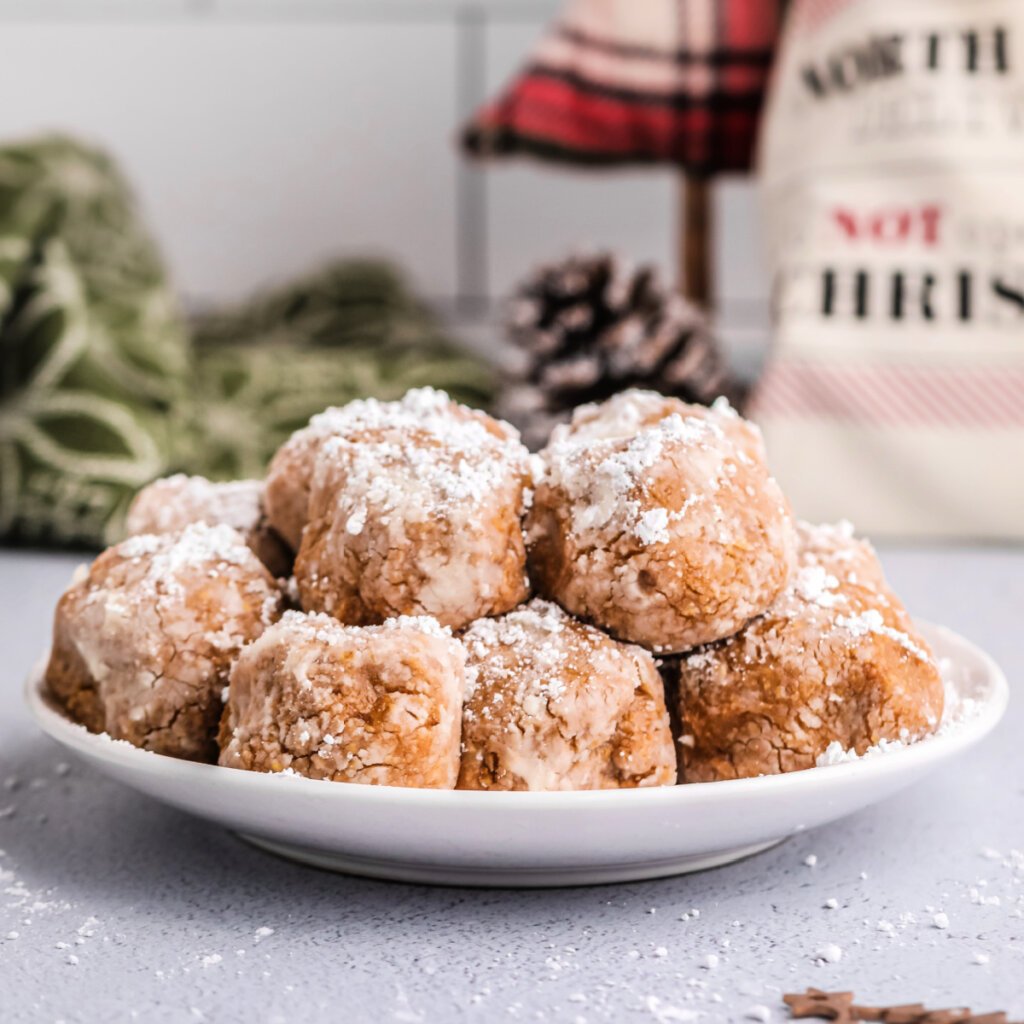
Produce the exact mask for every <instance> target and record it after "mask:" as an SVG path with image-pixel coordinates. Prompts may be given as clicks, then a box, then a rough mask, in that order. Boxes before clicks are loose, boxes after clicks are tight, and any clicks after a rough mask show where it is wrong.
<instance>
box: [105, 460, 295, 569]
mask: <svg viewBox="0 0 1024 1024" xmlns="http://www.w3.org/2000/svg"><path fill="white" fill-rule="evenodd" d="M190 523H205V524H206V525H207V526H217V525H218V524H220V523H224V524H225V525H227V526H231V527H234V529H236V530H238V532H239V533H240V534H242V536H243V537H245V539H246V542H247V543H248V545H249V547H250V548H252V550H253V552H254V553H255V555H256V557H257V558H258V559H259V560H260V561H261V562H262V563H263V564H264V565H265V566H266V567H267V568H268V569H269V570H270V572H271V573H272V574H273V575H274V576H287V575H288V574H289V573H290V572H291V563H292V556H291V552H289V550H288V546H287V545H286V544H285V543H284V541H283V540H282V539H281V538H280V537H278V535H277V534H276V533H275V532H274V530H273V529H271V527H270V524H269V523H268V522H267V517H266V515H265V513H264V511H263V482H262V481H261V480H231V481H227V482H223V483H221V482H216V483H215V482H214V481H211V480H207V479H206V478H205V477H202V476H186V475H185V474H184V473H176V474H175V475H174V476H168V477H163V478H162V479H160V480H154V481H153V483H151V484H149V485H148V486H146V487H143V488H142V490H141V491H139V493H138V494H137V495H136V496H135V500H134V501H133V502H132V504H131V507H130V508H129V509H128V517H127V519H126V520H125V528H126V530H127V533H128V535H129V536H131V537H134V536H136V535H138V534H140V533H173V532H175V531H177V530H181V529H184V527H186V526H188V525H189V524H190Z"/></svg>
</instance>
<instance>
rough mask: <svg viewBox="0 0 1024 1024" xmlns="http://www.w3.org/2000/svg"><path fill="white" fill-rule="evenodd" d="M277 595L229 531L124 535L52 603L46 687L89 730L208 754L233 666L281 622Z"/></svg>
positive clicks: (196, 756)
mask: <svg viewBox="0 0 1024 1024" xmlns="http://www.w3.org/2000/svg"><path fill="white" fill-rule="evenodd" d="M280 600H281V598H280V593H279V592H278V589H277V587H276V586H275V584H274V580H273V579H272V578H271V576H270V574H269V573H268V572H267V570H266V568H265V567H264V566H263V565H262V564H261V563H260V562H259V560H258V559H257V558H256V556H255V555H254V554H253V553H252V551H250V550H249V548H248V547H247V546H246V544H245V541H244V539H243V538H242V536H241V534H239V533H238V532H237V531H236V530H233V529H231V527H229V526H216V527H210V526H206V525H205V524H202V523H197V524H193V525H191V526H188V527H186V528H185V529H184V530H182V531H180V532H178V533H167V534H161V535H153V534H143V535H140V536H138V537H132V538H129V539H128V540H126V541H123V542H122V543H120V544H118V545H116V546H115V547H113V548H109V549H108V550H107V551H105V552H104V553H103V554H102V555H100V556H99V557H98V558H97V559H96V561H95V562H94V563H93V564H92V567H91V568H90V569H89V570H88V571H87V572H85V573H81V574H79V575H78V576H77V578H76V579H75V581H74V582H73V583H72V585H71V587H70V588H69V589H68V590H67V591H66V593H65V594H64V596H63V597H62V598H61V600H60V602H59V604H58V605H57V612H56V617H55V621H54V644H53V652H52V654H51V657H50V663H49V665H48V667H47V672H46V681H47V685H48V687H49V689H50V692H51V693H52V694H53V695H54V697H56V699H57V700H58V701H59V702H60V704H61V705H62V706H63V707H64V708H65V709H66V710H67V712H68V713H69V715H71V717H73V718H74V719H76V720H77V721H80V722H81V723H82V724H83V725H85V726H86V727H87V728H88V729H91V730H92V731H94V732H104V731H105V732H107V733H109V734H110V735H111V736H112V737H114V738H115V739H122V740H127V741H128V742H129V743H132V744H134V745H135V746H137V747H143V748H145V749H146V750H153V751H156V752H157V753H160V754H170V755H172V756H174V757H183V758H188V759H190V760H199V761H205V760H212V759H213V758H214V757H215V756H216V750H217V748H216V742H215V734H216V729H217V723H218V720H219V719H220V714H221V710H222V707H223V704H222V699H221V698H222V692H223V689H224V687H225V685H226V684H227V680H228V672H229V670H230V667H231V663H232V661H233V660H234V658H235V657H236V656H237V654H238V652H239V650H240V649H241V648H242V646H243V645H244V644H246V643H248V642H249V641H250V640H254V639H255V638H256V637H258V636H259V635H260V633H262V632H263V630H264V629H265V628H266V627H267V626H268V625H270V623H272V622H273V621H274V620H275V619H276V618H277V615H278V614H279V609H280Z"/></svg>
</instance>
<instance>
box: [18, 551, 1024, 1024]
mask: <svg viewBox="0 0 1024 1024" xmlns="http://www.w3.org/2000/svg"><path fill="white" fill-rule="evenodd" d="M883 558H884V561H885V564H886V567H887V569H888V571H889V575H890V578H891V580H892V582H893V584H894V586H895V587H896V589H897V591H898V592H900V593H901V594H902V595H903V597H904V598H905V600H906V602H907V604H908V605H909V606H910V608H911V610H912V611H913V612H915V613H916V614H918V615H920V616H923V617H927V618H930V619H932V620H934V621H938V622H943V623H945V624H948V625H950V626H952V627H953V628H954V629H957V630H959V631H961V632H963V633H964V634H966V635H967V636H968V637H970V638H971V639H973V640H975V641H976V642H977V643H979V644H981V645H982V646H983V647H985V648H986V649H987V650H988V651H990V652H991V653H992V654H993V655H994V656H995V658H996V659H997V660H998V661H999V662H1000V663H1001V664H1002V666H1003V668H1004V669H1005V671H1006V673H1007V675H1008V676H1009V678H1010V683H1011V688H1012V690H1013V697H1012V700H1011V706H1010V710H1009V713H1008V716H1007V719H1006V720H1005V721H1004V723H1003V724H1002V726H1001V727H1000V728H999V730H998V732H997V733H996V734H995V735H994V737H993V738H992V739H991V741H990V742H989V743H988V744H987V745H986V746H985V747H984V748H982V749H980V750H977V751H975V752H972V753H971V754H969V755H967V757H966V758H964V759H963V760H961V761H960V762H958V763H956V764H954V765H953V766H952V767H949V768H947V769H945V770H942V771H940V772H939V773H938V774H936V775H934V776H933V777H931V778H930V779H929V780H928V781H926V782H924V783H922V784H920V785H918V786H916V787H915V788H913V789H911V790H909V791H907V792H905V793H904V794H902V795H901V796H898V797H896V798H894V799H892V800H890V801H888V802H887V803H884V804H882V805H879V806H876V807H874V808H871V809H869V810H866V811H864V812H862V813H860V814H858V815H856V816H854V817H852V818H849V819H847V820H846V821H843V822H841V823H839V824H837V825H834V826H831V827H828V828H825V829H821V830H819V831H816V832H811V833H808V834H806V835H803V836H800V837H799V838H798V839H794V840H791V841H789V842H787V843H785V844H783V845H782V846H780V847H778V848H776V849H775V850H772V851H770V852H768V853H766V854H763V855H761V856H760V857H755V858H753V859H751V860H748V861H745V862H742V863H739V864H735V865H732V866H731V867H727V868H722V869H719V870H717V871H712V872H707V873H704V874H699V875H690V876H685V877H681V878H675V879H668V880H664V881H658V882H648V883H642V884H633V885H624V886H610V887H605V888H591V889H566V890H554V891H534V892H512V891H474V890H458V889H430V888H419V887H414V886H406V885H395V884H387V883H381V882H371V881H364V880H361V879H358V878H347V877H342V876H338V875H331V874H326V873H322V872H318V871H314V870H311V869H308V868H303V867H299V866H296V865H293V864H290V863H286V862H284V861H278V860H275V859H273V858H271V857H269V856H266V855H264V854H261V853H258V852H257V851H255V850H253V849H250V848H249V847H247V846H245V845H243V844H242V843H241V842H240V841H238V840H237V839H235V838H234V837H232V836H231V835H228V834H226V833H224V832H222V831H220V830H219V829H217V828H215V827H213V826H210V825H206V824H204V823H202V822H199V821H196V820H193V819H191V818H188V817H186V816H185V815H183V814H181V813H179V812H177V811H173V810H169V809H167V808H164V807H162V806H160V805H158V804H156V803H153V802H151V801H149V800H147V799H145V798H143V797H142V796H139V795H136V794H135V793H133V792H131V791H129V790H127V789H124V788H122V787H121V786H119V785H117V784H115V783H113V782H109V781H107V780H106V779H105V778H103V777H101V776H100V775H98V774H96V773H95V772H93V771H92V770H91V769H88V768H86V767H84V766H83V765H82V764H80V763H78V762H76V761H75V760H74V759H73V758H70V757H66V756H65V755H64V754H63V753H62V752H61V751H60V750H59V748H57V747H56V746H55V744H53V743H52V742H50V741H49V740H48V739H46V738H44V737H43V736H42V735H41V734H40V733H39V732H38V731H37V729H36V728H35V727H34V725H33V724H32V723H31V721H30V720H29V718H28V715H27V713H26V712H25V711H24V710H23V708H22V700H21V686H22V680H23V678H24V676H25V674H26V672H27V671H28V670H29V667H30V666H31V664H32V663H33V662H34V661H35V659H36V658H37V657H38V656H39V654H40V653H41V651H42V650H43V649H44V647H45V645H46V643H47V639H48V633H49V627H50V617H51V613H52V607H53V604H54V602H55V601H56V598H57V596H58V594H59V593H60V591H61V589H62V588H63V586H64V584H65V582H66V580H67V578H68V576H69V574H70V572H71V569H72V567H73V565H74V564H75V562H76V561H77V560H76V559H74V558H71V557H67V556H53V555H40V554H30V553H21V552H10V551H7V552H2V551H0V612H2V614H0V657H2V659H3V669H2V672H0V850H2V851H3V853H2V855H0V1021H2V1022H3V1024H21V1022H33V1024H35V1022H37V1021H40V1022H56V1021H66V1022H68V1024H71V1022H87V1024H93V1022H103V1024H107V1022H109V1024H114V1022H119V1021H133V1020H140V1021H146V1022H147V1024H157V1022H163V1021H175V1022H176V1021H211V1022H217V1024H222V1022H231V1021H245V1022H247V1024H249V1022H267V1024H269V1022H288V1024H290V1022H293V1021H294V1022H302V1024H307V1022H309V1021H311V1020H314V1021H323V1022H334V1021H347V1022H354V1024H361V1022H373V1024H376V1022H388V1021H398V1022H405V1024H415V1022H424V1024H434V1022H439V1021H460V1020H467V1021H480V1022H484V1021H486V1022H488V1024H492V1022H494V1021H504V1020H509V1021H515V1020H521V1021H567V1022H574V1024H583V1022H588V1024H589V1022H597V1021H614V1022H616V1024H625V1022H632V1021H638V1022H653V1024H659V1022H661V1024H666V1022H667V1024H674V1022H678V1021H688V1020H701V1021H742V1020H745V1019H771V1020H779V1021H781V1020H784V1019H786V1017H785V1014H784V1013H783V1012H781V1004H780V1000H779V995H780V993H781V992H782V991H790V990H794V989H800V990H802V989H803V988H804V987H806V986H808V985H815V986H818V987H823V988H828V989H842V988H853V989H854V990H855V992H856V993H857V996H858V998H859V1000H860V1001H861V1002H866V1003H896V1002H906V1001H910V1000H913V1001H918V1000H923V1001H925V1002H927V1003H928V1004H929V1005H937V1006H948V1005H961V1004H968V1005H970V1006H972V1007H973V1008H974V1009H975V1010H976V1011H981V1010H986V1009H988V1010H991V1009H1006V1010H1008V1011H1010V1012H1011V1013H1012V1014H1015V1015H1016V1018H1022V1019H1024V698H1022V691H1021V686H1024V551H1021V550H1016V551H1008V550H999V549H975V550H940V549H933V548H929V549H902V548H901V549H893V548H889V549H883ZM812 854H813V855H814V856H815V857H816V858H817V862H816V864H815V865H814V866H813V867H812V866H808V865H807V864H806V863H805V860H806V859H807V858H809V856H810V855H812ZM829 900H835V901H836V902H837V906H836V907H835V908H834V909H829V908H828V907H827V906H826V901H829ZM693 910H698V911H699V915H694V914H693V913H692V911H693ZM940 912H941V913H945V914H946V915H947V916H948V927H947V928H938V927H936V926H935V924H934V921H933V918H934V915H935V914H936V913H940ZM826 943H834V944H835V945H837V946H839V947H840V948H841V949H842V958H841V959H840V960H839V962H837V963H832V964H820V965H819V964H815V962H814V961H813V959H812V958H813V956H814V954H815V953H816V952H817V951H819V950H820V949H822V947H823V946H824V945H825V944H826ZM709 956H710V957H712V959H710V960H709ZM715 957H717V962H716V961H715V960H714V959H713V958H715ZM709 964H713V966H709ZM763 1008H767V1010H770V1012H771V1016H770V1017H765V1011H764V1009H763ZM695 1015H696V1016H695ZM748 1015H749V1016H748Z"/></svg>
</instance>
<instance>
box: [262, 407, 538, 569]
mask: <svg viewBox="0 0 1024 1024" xmlns="http://www.w3.org/2000/svg"><path fill="white" fill-rule="evenodd" d="M461 423H470V424H476V425H477V427H478V428H480V430H482V432H483V433H485V434H490V435H491V437H492V438H493V439H495V440H497V441H499V442H506V443H509V444H511V443H512V442H517V441H518V440H519V434H518V433H517V432H516V430H515V428H513V427H511V426H510V425H509V424H507V423H504V422H502V421H501V420H495V419H492V418H491V417H490V416H488V415H487V414H486V413H483V412H480V411H479V410H477V409H470V408H469V407H468V406H465V405H460V404H458V403H457V402H453V401H452V400H451V399H450V398H449V397H448V396H447V395H446V394H445V393H444V392H443V391H437V390H435V389H434V388H413V389H412V390H411V391H407V392H406V393H405V395H404V396H403V397H402V398H401V400H399V401H397V402H381V401H378V400H377V399H374V398H367V399H361V400H358V401H355V402H349V403H348V405H344V406H341V407H332V408H329V409H325V410H324V411H323V412H322V413H318V414H317V415H316V416H314V417H313V418H312V419H311V420H310V421H309V426H307V427H304V428H303V429H302V430H299V431H296V432H295V433H294V434H292V436H291V437H290V438H289V439H288V440H287V441H286V442H285V443H284V444H283V445H282V446H281V448H279V449H278V451H277V454H276V455H275V456H274V458H273V459H272V460H271V462H270V467H269V469H268V470H267V480H266V491H265V495H264V504H265V506H266V509H267V517H268V519H269V520H270V525H271V526H273V527H274V529H275V530H276V531H277V532H278V533H279V534H280V535H281V536H282V537H283V538H284V539H285V540H286V541H287V542H288V543H289V544H290V545H291V547H292V550H294V551H298V549H299V544H300V543H301V542H302V529H303V527H304V526H305V525H306V522H307V520H308V518H309V496H310V490H311V488H312V485H313V470H314V467H315V465H316V461H317V456H318V455H319V452H320V449H321V448H322V446H323V444H324V442H325V441H327V440H329V439H330V438H333V437H344V438H347V439H349V440H351V441H355V440H359V439H360V438H365V439H369V440H380V439H381V436H382V434H383V435H387V436H389V437H391V438H393V439H395V440H397V441H399V442H400V441H401V440H402V436H403V435H404V433H405V432H406V431H407V430H409V429H412V428H415V427H419V428H421V429H423V430H427V431H430V432H432V433H445V432H449V431H451V430H452V429H453V428H454V427H455V426H456V425H458V424H461Z"/></svg>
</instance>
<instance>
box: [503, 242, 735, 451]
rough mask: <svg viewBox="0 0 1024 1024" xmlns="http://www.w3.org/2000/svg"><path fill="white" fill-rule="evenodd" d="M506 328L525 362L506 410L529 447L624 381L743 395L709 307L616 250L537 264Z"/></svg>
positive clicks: (514, 372) (688, 395) (682, 392)
mask: <svg viewBox="0 0 1024 1024" xmlns="http://www.w3.org/2000/svg"><path fill="white" fill-rule="evenodd" d="M506 330H507V333H508V336H509V338H510V340H511V341H512V342H513V344H514V345H515V346H516V348H517V349H518V356H519V360H518V362H519V365H517V366H515V367H514V368H513V369H511V370H510V372H509V373H508V375H507V380H506V387H505V389H504V393H503V396H502V402H501V409H502V413H503V414H504V415H505V417H506V418H508V419H510V420H511V421H512V422H513V423H515V424H516V425H517V426H518V427H519V428H520V430H522V432H523V437H524V439H525V440H526V442H527V444H529V445H530V446H531V447H540V446H542V445H543V444H544V443H545V442H546V441H547V437H548V435H549V434H550V432H551V428H552V427H553V426H555V424H557V423H561V422H564V421H565V420H567V419H568V418H569V416H570V415H571V413H572V410H573V409H574V408H575V407H576V406H577V405H582V404H583V403H585V402H599V401H603V400H604V399H605V398H608V397H610V396H611V395H614V394H616V393H617V392H619V391H622V390H624V389H625V388H632V387H637V388H647V389H649V390H652V391H659V392H661V393H662V394H665V395H672V396H675V397H677V398H681V399H683V400H684V401H686V402H696V403H700V404H702V405H707V404H710V403H711V402H712V401H714V399H715V398H717V397H718V396H719V395H722V394H724V395H726V396H727V397H728V398H729V399H730V400H731V401H737V400H738V399H739V398H740V397H741V392H740V389H739V387H738V386H737V385H736V382H735V381H734V380H733V379H732V378H731V376H730V375H729V373H728V370H727V368H726V365H725V360H724V359H723V357H722V354H721V351H720V349H719V347H718V344H717V342H716V340H715V338H714V336H713V335H712V334H711V331H710V328H709V325H708V321H707V318H706V317H705V315H704V314H703V313H702V312H701V311H700V310H699V309H697V308H696V307H695V306H693V305H692V304H691V303H689V302H687V301H686V300H685V299H684V298H683V297H682V296H681V295H678V294H676V293H675V292H673V291H670V290H669V289H667V288H665V286H664V285H663V284H662V283H661V281H660V280H659V277H658V273H657V271H656V269H655V268H654V267H650V266H643V267H640V268H638V269H636V270H632V269H630V268H628V267H626V266H625V265H624V264H623V263H622V262H621V261H620V260H618V259H617V258H616V257H615V256H614V255H613V254H611V253H598V254H596V255H591V256H571V257H569V259H567V260H565V261H564V262H562V263H557V264H552V265H548V266H543V267H541V268H540V269H539V270H538V271H537V272H536V273H535V274H534V275H533V276H531V277H530V278H529V279H528V280H526V281H525V282H524V283H523V284H522V285H521V286H520V287H519V289H518V290H517V292H516V294H515V296H514V297H513V299H512V301H511V304H510V312H509V316H508V320H507V325H506Z"/></svg>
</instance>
